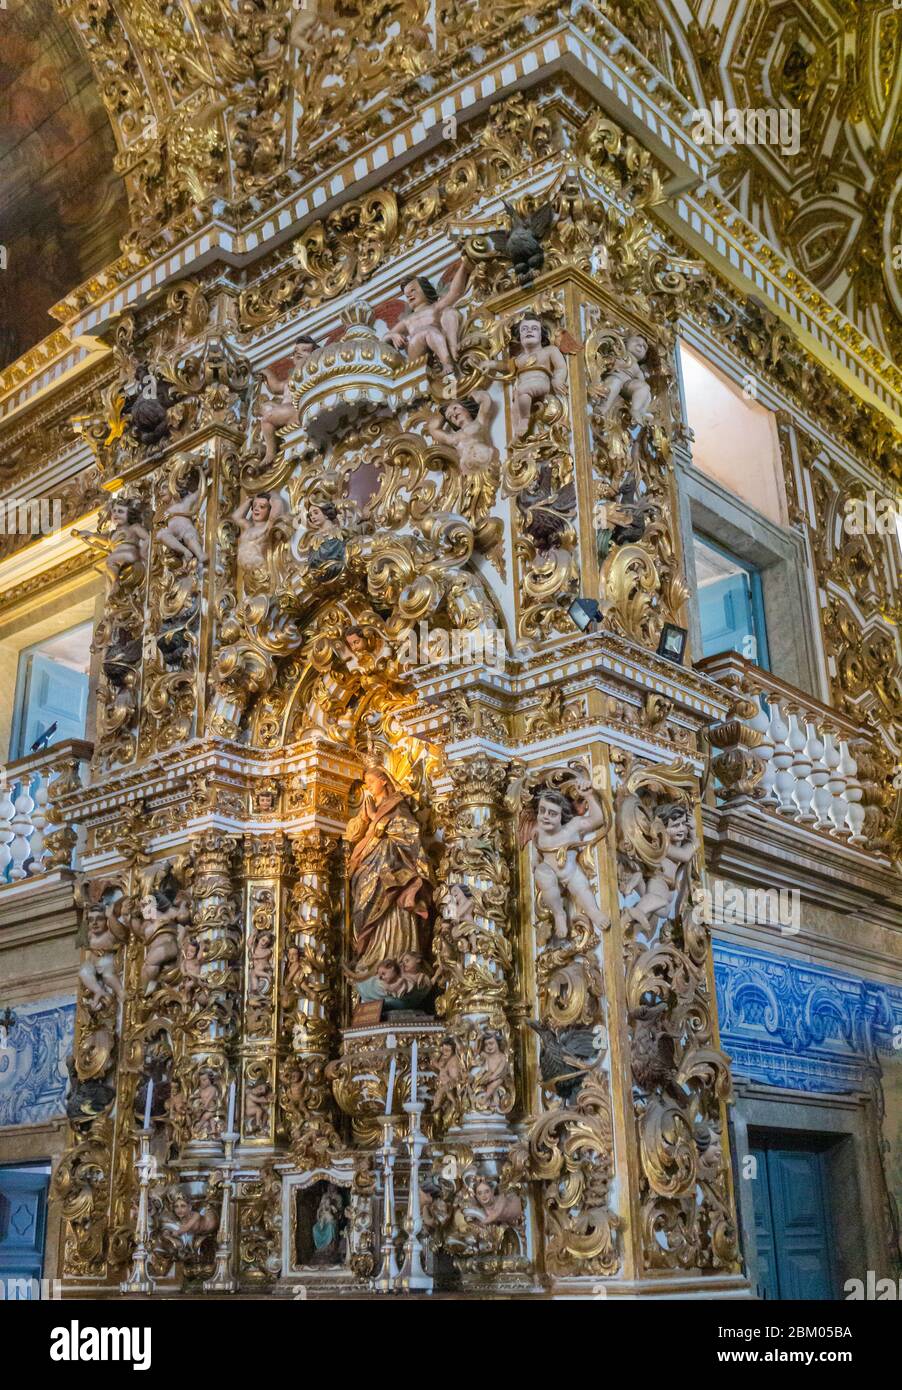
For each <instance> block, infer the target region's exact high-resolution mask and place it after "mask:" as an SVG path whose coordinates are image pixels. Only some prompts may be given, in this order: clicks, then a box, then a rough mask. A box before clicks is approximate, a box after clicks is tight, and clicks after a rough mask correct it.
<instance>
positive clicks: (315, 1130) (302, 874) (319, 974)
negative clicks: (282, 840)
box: [279, 830, 340, 1159]
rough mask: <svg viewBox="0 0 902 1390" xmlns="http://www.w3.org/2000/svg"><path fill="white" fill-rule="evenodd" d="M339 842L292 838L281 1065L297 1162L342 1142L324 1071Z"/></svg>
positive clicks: (333, 977)
mask: <svg viewBox="0 0 902 1390" xmlns="http://www.w3.org/2000/svg"><path fill="white" fill-rule="evenodd" d="M337 843H338V842H337V840H336V839H335V837H334V836H331V835H327V834H325V833H324V832H323V831H321V830H307V831H304V832H303V833H302V834H300V835H298V836H296V837H294V838H293V839H292V841H291V849H292V854H293V858H294V873H295V877H294V883H293V885H292V888H291V891H290V893H289V896H288V903H287V913H286V922H285V938H284V951H283V954H282V973H281V983H280V999H281V1010H282V1015H281V1017H282V1022H281V1032H282V1037H283V1039H284V1042H285V1045H286V1047H287V1050H288V1051H289V1053H290V1056H289V1058H288V1060H287V1062H286V1063H285V1064H284V1065H283V1068H282V1077H281V1084H280V1088H279V1107H280V1112H281V1116H282V1121H283V1123H284V1125H285V1127H286V1129H287V1131H288V1134H289V1136H290V1139H291V1147H292V1151H293V1153H294V1154H295V1156H296V1157H298V1158H299V1159H304V1158H311V1159H312V1158H314V1157H316V1156H317V1155H318V1154H319V1155H322V1154H324V1153H325V1152H327V1151H328V1150H329V1149H330V1148H332V1147H334V1146H335V1145H337V1143H338V1136H337V1134H336V1132H335V1128H334V1125H333V1119H334V1114H335V1112H334V1106H333V1101H332V1092H331V1087H330V1086H329V1083H328V1081H327V1079H326V1076H325V1067H326V1064H327V1062H328V1060H329V1057H330V1053H331V1050H332V1042H333V1037H334V1030H335V1024H336V1022H337V1017H338V1008H339V991H338V959H339V949H338V946H339V931H340V925H339V920H338V915H337V911H336V908H335V902H336V896H335V893H334V879H335V868H336V866H335V855H336V847H337Z"/></svg>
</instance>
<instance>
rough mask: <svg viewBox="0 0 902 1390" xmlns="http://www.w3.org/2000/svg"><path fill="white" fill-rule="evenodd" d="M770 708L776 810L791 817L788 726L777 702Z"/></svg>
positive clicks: (793, 780)
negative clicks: (777, 803) (775, 773)
mask: <svg viewBox="0 0 902 1390" xmlns="http://www.w3.org/2000/svg"><path fill="white" fill-rule="evenodd" d="M770 707H771V712H772V717H771V721H770V734H771V738H772V739H773V741H774V767H775V768H776V769H777V775H776V777H775V778H774V791H775V792H776V794H777V800H778V802H779V805H778V807H777V810H778V811H779V812H780V814H781V815H786V816H792V815H795V813H796V805H795V802H794V801H793V799H792V794H793V791H794V790H795V778H794V777H793V775H792V772H791V771H790V768H791V765H792V749H791V748H790V746H789V744H788V743H787V741H786V740H787V739H788V738H789V725H788V724H787V722H786V720H785V719H784V717H783V712H782V710H781V709H780V705H779V702H778V701H777V700H772V701H771V706H770Z"/></svg>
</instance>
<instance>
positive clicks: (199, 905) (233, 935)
mask: <svg viewBox="0 0 902 1390" xmlns="http://www.w3.org/2000/svg"><path fill="white" fill-rule="evenodd" d="M238 844H239V841H238V837H237V836H235V835H227V834H225V833H224V832H223V831H221V830H205V831H203V832H202V833H201V834H199V835H197V836H196V837H195V838H194V839H193V841H192V854H193V858H194V919H193V929H192V936H193V938H194V940H195V941H196V942H197V943H198V945H199V946H200V960H201V962H202V963H201V975H200V979H201V983H202V985H203V990H202V991H199V992H198V998H199V1001H200V1002H199V1003H198V1004H197V1005H195V1006H194V1007H193V1008H192V1009H191V1011H190V1013H189V1015H188V1018H187V1020H186V1028H185V1052H184V1056H183V1060H182V1063H181V1066H180V1068H179V1076H180V1080H181V1085H182V1088H183V1090H184V1092H185V1094H186V1096H187V1097H188V1116H189V1121H188V1132H189V1134H190V1139H189V1141H188V1143H187V1144H186V1145H185V1148H184V1150H183V1157H197V1158H201V1157H205V1156H206V1157H215V1156H217V1155H218V1154H219V1153H220V1152H221V1143H220V1138H221V1135H222V1133H223V1131H224V1129H225V1123H226V1106H227V1103H228V1092H229V1086H230V1083H231V1081H232V1080H233V1079H234V1074H233V1072H232V1070H231V1063H230V1061H229V1051H230V1048H231V1045H232V1043H233V1040H234V1038H235V1034H236V1032H237V1029H238V1022H239V1019H238V1007H239V1000H240V993H239V987H240V979H241V930H240V926H239V908H238V900H237V897H236V893H235V883H234V878H233V872H234V860H235V855H236V852H237V849H238Z"/></svg>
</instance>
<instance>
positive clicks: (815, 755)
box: [808, 724, 833, 830]
mask: <svg viewBox="0 0 902 1390" xmlns="http://www.w3.org/2000/svg"><path fill="white" fill-rule="evenodd" d="M808 727H809V729H810V731H811V732H810V734H809V737H808V756H809V757H810V759H811V772H810V774H809V778H808V780H809V781H810V783H811V785H812V786H813V787H814V812H815V816H816V819H815V822H814V828H815V830H829V828H830V817H829V815H828V811H829V807H830V802H831V801H832V799H833V798H832V797H831V795H830V788H829V787H828V786H827V782H828V781H829V779H830V773H829V772H828V771H827V764H826V763H825V762H824V740H823V738H822V737H821V734H820V730H819V729H818V727H817V725H816V724H810V725H809V726H808Z"/></svg>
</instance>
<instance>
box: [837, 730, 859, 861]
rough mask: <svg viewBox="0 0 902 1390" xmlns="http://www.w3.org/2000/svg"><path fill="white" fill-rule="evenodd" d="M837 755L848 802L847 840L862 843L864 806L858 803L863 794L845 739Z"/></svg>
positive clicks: (856, 765) (852, 842)
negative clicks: (843, 774)
mask: <svg viewBox="0 0 902 1390" xmlns="http://www.w3.org/2000/svg"><path fill="white" fill-rule="evenodd" d="M839 755H840V756H839V765H840V768H841V769H842V770H843V772H844V773H845V776H846V801H847V802H848V803H849V810H848V813H847V815H846V824H847V826H848V828H849V830H850V832H851V833H850V836H849V841H850V843H851V844H853V845H863V844H864V843H865V837H864V835H862V833H861V831H862V827H863V825H864V807H863V806H862V805H860V802H861V799H862V797H863V796H864V790H863V788H862V785H861V782H860V781H859V780H858V764H857V763H856V761H855V759H854V758H853V757H852V754H851V751H850V749H849V745H848V743H847V742H846V741H845V739H843V741H842V743H841V744H840V745H839Z"/></svg>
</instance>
